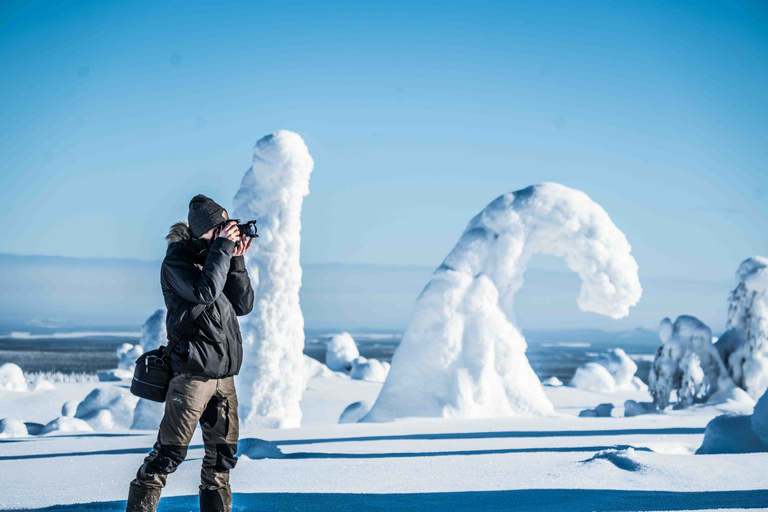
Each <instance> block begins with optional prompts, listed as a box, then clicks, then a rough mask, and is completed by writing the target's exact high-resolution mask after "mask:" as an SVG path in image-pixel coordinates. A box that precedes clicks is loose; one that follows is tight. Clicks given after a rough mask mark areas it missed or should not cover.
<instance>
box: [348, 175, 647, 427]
mask: <svg viewBox="0 0 768 512" xmlns="http://www.w3.org/2000/svg"><path fill="white" fill-rule="evenodd" d="M630 249H631V248H630V245H629V243H628V242H627V239H626V237H625V236H624V234H623V233H622V232H621V231H620V230H619V229H618V228H617V227H616V226H615V225H614V224H613V222H611V219H610V217H609V216H608V214H607V213H606V212H605V210H603V209H602V208H601V207H600V206H599V205H598V204H597V203H595V202H594V201H592V200H591V199H590V198H589V197H588V196H587V195H586V194H585V193H583V192H580V191H578V190H573V189H571V188H568V187H565V186H563V185H559V184H556V183H542V184H539V185H533V186H530V187H528V188H525V189H523V190H519V191H517V192H511V193H508V194H504V195H502V196H500V197H499V198H497V199H496V200H495V201H493V202H492V203H491V204H489V205H488V206H487V207H486V208H485V209H484V210H483V211H482V212H480V214H478V215H477V216H476V217H475V218H474V219H472V220H471V221H470V223H469V226H467V228H466V230H465V231H464V234H463V235H462V236H461V238H460V239H459V242H458V243H457V244H456V246H455V247H454V248H453V250H452V251H451V253H450V254H449V255H448V257H447V258H446V259H445V261H444V262H443V264H442V265H440V267H439V268H438V269H437V270H436V271H435V273H434V275H433V277H432V280H431V281H430V282H429V284H427V286H426V288H424V291H423V292H422V293H421V295H420V296H419V298H418V299H417V301H416V305H415V307H414V312H413V316H412V318H411V323H410V325H409V327H408V329H407V330H406V332H405V334H404V336H403V340H402V342H401V344H400V346H399V347H398V349H397V351H396V352H395V355H394V358H393V360H392V367H391V370H390V373H389V377H388V378H387V380H386V382H385V383H384V386H383V388H382V390H381V393H380V395H379V397H378V399H377V400H376V403H375V404H374V406H373V408H372V409H371V411H370V413H368V415H366V416H365V417H364V418H363V419H362V421H391V420H393V419H396V418H403V417H414V416H421V417H465V418H466V417H505V416H527V415H544V414H549V413H551V412H552V405H551V403H550V402H549V400H548V399H547V397H546V396H545V395H544V392H543V390H542V387H541V384H540V383H539V379H538V378H537V377H536V374H535V373H534V372H533V370H532V369H531V366H530V364H529V363H528V359H527V358H526V356H525V349H526V344H525V339H524V338H523V336H522V335H521V334H520V332H519V331H518V330H517V328H516V327H515V325H514V324H513V321H512V319H513V312H512V307H513V303H514V296H515V293H516V292H517V291H518V290H519V289H520V287H521V286H522V285H523V273H524V272H525V268H526V265H527V263H528V261H529V260H530V258H531V256H533V255H534V254H535V253H539V252H541V253H545V254H552V255H556V256H562V257H564V258H565V260H566V262H567V263H568V266H569V267H570V268H571V269H572V270H573V271H575V272H577V273H578V274H579V276H581V279H582V286H581V292H580V293H579V296H578V305H579V307H580V308H581V309H582V310H583V311H593V312H596V313H600V314H603V315H607V316H610V317H612V318H622V317H624V316H627V315H628V314H629V308H630V307H631V306H633V305H635V304H637V302H638V301H639V300H640V295H641V293H642V290H641V287H640V281H639V279H638V276H637V263H636V262H635V259H634V258H633V257H632V255H631V254H630Z"/></svg>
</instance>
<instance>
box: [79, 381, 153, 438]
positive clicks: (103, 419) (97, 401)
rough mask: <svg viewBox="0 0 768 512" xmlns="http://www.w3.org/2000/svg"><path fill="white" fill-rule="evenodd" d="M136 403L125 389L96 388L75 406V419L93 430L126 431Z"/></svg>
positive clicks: (133, 397) (136, 398)
mask: <svg viewBox="0 0 768 512" xmlns="http://www.w3.org/2000/svg"><path fill="white" fill-rule="evenodd" d="M138 401H139V398H138V397H137V396H134V395H132V394H131V393H130V391H128V390H127V389H125V388H119V387H110V388H97V389H94V390H93V391H91V392H90V393H88V395H87V396H86V397H85V399H83V401H82V402H80V404H79V405H78V406H77V411H75V418H78V419H81V420H84V421H86V422H87V423H88V424H89V425H90V426H92V427H93V428H94V429H95V430H112V429H128V428H130V427H131V424H132V423H133V411H134V409H135V408H136V403H137V402H138Z"/></svg>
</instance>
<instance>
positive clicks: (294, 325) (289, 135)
mask: <svg viewBox="0 0 768 512" xmlns="http://www.w3.org/2000/svg"><path fill="white" fill-rule="evenodd" d="M313 166H314V162H313V161H312V157H311V156H310V155H309V150H308V149H307V146H306V144H304V141H303V140H302V139H301V137H300V136H299V135H298V134H296V133H293V132H289V131H286V130H279V131H277V132H275V133H273V134H272V135H267V136H266V137H264V138H262V139H261V140H259V141H258V142H257V143H256V146H255V148H254V150H253V165H252V166H251V168H250V169H248V171H247V172H246V173H245V176H244V177H243V181H242V182H241V184H240V189H239V190H238V192H237V194H236V195H235V198H234V212H233V213H234V215H232V217H237V218H240V219H243V220H251V219H255V220H257V221H258V229H259V238H257V239H256V241H255V242H254V243H253V246H252V247H251V249H250V250H249V251H248V253H247V254H246V265H247V266H248V274H249V276H250V278H251V282H252V286H253V289H254V291H255V292H256V303H255V304H254V307H253V312H252V313H251V314H250V315H248V317H246V321H245V322H243V324H244V325H243V365H242V367H241V369H240V373H239V375H237V377H235V379H236V381H237V389H238V392H239V394H240V414H241V423H242V426H243V427H245V428H250V427H254V428H255V427H267V428H274V427H299V426H300V424H301V408H300V407H299V401H300V400H301V395H302V393H303V392H304V388H305V387H306V380H305V376H306V375H305V372H304V353H303V350H304V317H303V315H302V313H301V306H300V305H299V288H301V265H300V263H299V250H300V246H301V207H302V203H303V201H304V197H305V196H306V195H307V194H309V175H310V173H311V172H312V167H313Z"/></svg>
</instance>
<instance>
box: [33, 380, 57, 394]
mask: <svg viewBox="0 0 768 512" xmlns="http://www.w3.org/2000/svg"><path fill="white" fill-rule="evenodd" d="M52 389H56V386H54V385H53V383H52V382H51V381H49V380H45V379H37V380H36V381H35V383H34V384H32V391H50V390H52Z"/></svg>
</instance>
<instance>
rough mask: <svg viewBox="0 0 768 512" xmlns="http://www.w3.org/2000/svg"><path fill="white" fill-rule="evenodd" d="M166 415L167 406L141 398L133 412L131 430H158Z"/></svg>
mask: <svg viewBox="0 0 768 512" xmlns="http://www.w3.org/2000/svg"><path fill="white" fill-rule="evenodd" d="M164 413H165V404H162V403H160V402H153V401H152V400H147V399H146V398H140V399H139V401H138V403H137V404H136V409H134V411H133V421H132V422H131V430H157V429H158V428H160V421H161V420H162V419H163V414H164Z"/></svg>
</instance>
